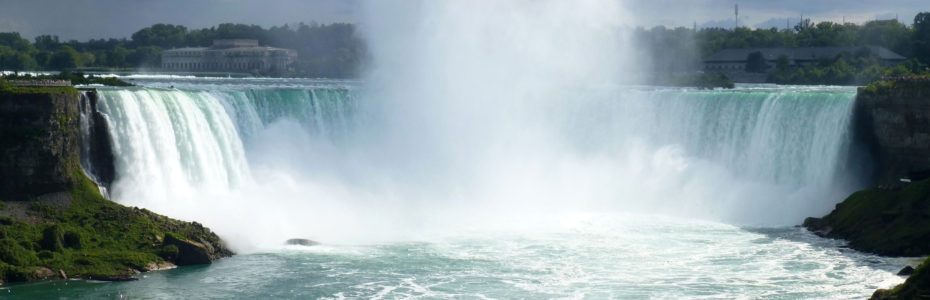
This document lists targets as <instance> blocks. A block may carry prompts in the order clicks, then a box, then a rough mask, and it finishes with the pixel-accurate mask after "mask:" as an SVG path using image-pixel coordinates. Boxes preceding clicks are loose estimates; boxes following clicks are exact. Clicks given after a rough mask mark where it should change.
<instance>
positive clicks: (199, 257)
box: [164, 233, 232, 266]
mask: <svg viewBox="0 0 930 300" xmlns="http://www.w3.org/2000/svg"><path fill="white" fill-rule="evenodd" d="M164 244H165V245H173V246H175V247H177V249H178V251H177V255H176V257H175V258H174V259H173V260H172V262H174V264H176V265H178V266H186V265H200V264H209V263H212V262H213V261H214V260H217V259H220V258H223V257H227V256H230V255H232V252H230V251H229V250H227V249H225V248H222V247H219V248H217V247H214V246H213V244H211V243H210V242H209V241H205V240H202V239H201V240H200V241H199V242H195V241H192V240H188V239H184V238H181V237H178V236H177V235H174V234H170V233H169V234H167V235H165V242H164Z"/></svg>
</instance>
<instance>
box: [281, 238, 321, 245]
mask: <svg viewBox="0 0 930 300" xmlns="http://www.w3.org/2000/svg"><path fill="white" fill-rule="evenodd" d="M284 244H285V245H296V246H308V247H309V246H316V245H319V244H320V243H318V242H315V241H313V240H308V239H289V240H287V241H284Z"/></svg>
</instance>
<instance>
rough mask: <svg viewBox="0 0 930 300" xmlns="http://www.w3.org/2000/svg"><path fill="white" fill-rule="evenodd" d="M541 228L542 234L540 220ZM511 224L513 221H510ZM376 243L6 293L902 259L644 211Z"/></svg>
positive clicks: (614, 287) (181, 289)
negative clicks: (130, 278) (123, 279)
mask: <svg viewBox="0 0 930 300" xmlns="http://www.w3.org/2000/svg"><path fill="white" fill-rule="evenodd" d="M540 225H542V226H540ZM521 226H522V225H521ZM521 226H513V227H512V228H509V229H503V230H501V229H498V230H494V232H488V231H487V230H483V229H476V230H475V231H469V232H461V233H457V234H454V235H449V236H433V237H430V238H428V239H426V240H422V241H417V240H412V241H408V242H395V243H387V244H376V245H362V246H359V245H355V246H348V245H321V246H315V247H302V246H286V247H282V248H281V249H279V250H274V251H268V252H266V253H255V254H246V255H237V256H234V257H231V258H227V259H222V260H219V261H217V262H215V263H214V264H212V265H209V266H194V267H184V268H179V269H174V270H168V271H159V272H151V273H146V274H144V275H142V276H141V277H142V279H141V280H139V281H134V282H115V283H102V282H88V281H49V282H41V283H32V284H23V285H13V286H7V287H4V288H3V290H2V293H3V294H2V295H3V296H4V298H7V297H9V298H11V299H35V298H55V299H58V298H62V299H65V298H128V299H150V298H167V299H180V298H217V299H227V298H240V299H268V298H302V299H309V298H333V299H338V298H398V297H401V298H406V297H422V298H505V299H506V298H537V299H538V298H573V299H578V298H591V299H601V298H622V299H638V298H667V299H681V298H704V299H738V298H767V299H800V298H830V299H849V298H866V297H868V296H869V295H871V293H872V292H873V291H874V290H875V289H876V288H883V287H889V286H892V285H894V284H896V283H898V282H901V281H902V280H903V279H902V278H901V277H898V276H895V275H894V273H893V272H894V271H896V270H897V269H898V268H900V267H901V266H902V265H904V264H907V263H911V261H909V260H908V259H901V258H898V259H892V258H881V257H876V256H872V255H866V254H862V253H859V252H856V251H852V250H848V249H845V248H842V247H840V246H841V244H840V243H839V242H836V241H830V240H824V239H820V238H817V237H815V236H813V235H811V234H810V233H808V232H806V231H805V230H803V229H800V228H796V227H789V228H739V227H734V226H730V225H725V224H719V223H710V222H703V221H688V220H681V219H669V218H664V217H654V216H630V215H571V216H563V217H561V218H558V219H554V220H551V221H550V222H544V223H543V224H538V223H537V224H534V225H533V226H532V227H533V228H536V229H529V228H525V227H524V228H520V227H521Z"/></svg>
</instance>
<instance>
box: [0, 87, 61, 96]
mask: <svg viewBox="0 0 930 300" xmlns="http://www.w3.org/2000/svg"><path fill="white" fill-rule="evenodd" d="M0 94H16V95H22V94H61V95H77V94H78V90H77V89H76V88H74V87H70V86H48V87H30V86H0Z"/></svg>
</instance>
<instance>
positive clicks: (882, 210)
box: [802, 78, 930, 299]
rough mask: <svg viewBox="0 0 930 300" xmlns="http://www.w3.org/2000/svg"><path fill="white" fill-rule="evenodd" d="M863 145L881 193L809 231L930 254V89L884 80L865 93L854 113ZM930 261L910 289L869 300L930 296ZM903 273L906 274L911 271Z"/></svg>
mask: <svg viewBox="0 0 930 300" xmlns="http://www.w3.org/2000/svg"><path fill="white" fill-rule="evenodd" d="M854 114H855V115H854V120H855V134H854V135H855V136H854V138H855V139H856V143H857V145H859V146H861V147H864V148H865V152H866V154H867V155H865V156H864V159H863V157H858V158H859V159H860V161H852V162H850V163H851V164H859V165H864V166H866V169H870V170H871V172H869V174H868V175H869V178H868V180H869V182H871V183H872V184H873V185H874V186H876V187H875V188H872V189H867V190H862V191H858V192H855V193H853V194H852V195H850V196H849V197H848V198H846V199H845V200H844V201H843V202H841V203H839V204H837V205H836V208H835V209H834V210H833V211H832V212H830V213H829V214H827V215H826V216H823V217H821V218H807V219H806V220H804V224H803V225H802V226H804V227H805V228H807V229H808V230H810V231H811V232H813V233H815V234H817V235H818V236H821V237H825V238H835V239H843V240H846V241H848V242H849V244H848V245H849V247H850V248H852V249H856V250H859V251H863V252H869V253H874V254H878V255H883V256H927V255H930V179H927V178H928V177H930V176H928V175H930V83H928V82H926V81H917V80H909V79H906V78H905V79H895V80H892V81H880V82H876V83H873V84H871V85H869V86H866V87H863V88H859V91H858V94H857V96H856V106H855V110H854ZM928 265H930V258H928V259H926V260H925V261H924V262H923V263H921V264H920V266H918V267H917V268H915V269H913V271H912V273H911V274H909V275H910V276H909V277H908V278H907V280H905V282H904V283H902V284H900V285H898V286H896V287H894V288H891V289H879V290H877V291H875V293H874V294H873V295H872V298H871V299H915V298H930V270H928V268H930V266H928ZM904 271H905V270H902V273H899V275H907V274H906V273H907V272H904Z"/></svg>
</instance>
